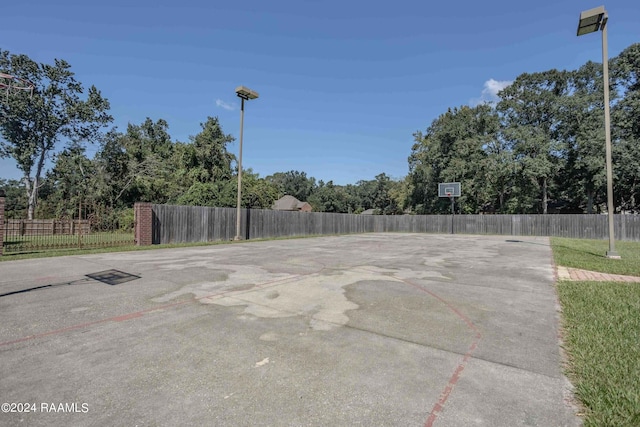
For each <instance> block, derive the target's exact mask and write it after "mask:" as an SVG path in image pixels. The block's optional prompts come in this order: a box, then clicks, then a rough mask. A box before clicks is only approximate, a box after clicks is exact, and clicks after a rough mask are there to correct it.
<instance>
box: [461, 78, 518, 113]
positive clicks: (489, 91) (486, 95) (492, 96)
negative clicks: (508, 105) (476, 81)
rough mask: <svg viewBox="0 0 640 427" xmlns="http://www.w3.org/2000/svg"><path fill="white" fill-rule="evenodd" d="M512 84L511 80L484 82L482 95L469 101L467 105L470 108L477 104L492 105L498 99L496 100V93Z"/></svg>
mask: <svg viewBox="0 0 640 427" xmlns="http://www.w3.org/2000/svg"><path fill="white" fill-rule="evenodd" d="M511 83H513V81H512V80H494V79H489V80H487V81H486V82H484V89H482V93H481V94H480V98H473V99H471V100H470V101H469V104H471V105H472V106H474V107H475V106H476V105H479V104H486V103H494V102H497V101H498V100H499V99H500V98H498V92H500V91H501V90H502V89H504V88H506V87H507V86H509V85H511Z"/></svg>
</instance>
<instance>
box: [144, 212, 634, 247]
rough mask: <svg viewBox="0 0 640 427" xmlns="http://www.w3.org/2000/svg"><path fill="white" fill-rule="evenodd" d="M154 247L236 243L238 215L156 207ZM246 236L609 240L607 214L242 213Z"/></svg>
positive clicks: (628, 235)
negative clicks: (448, 235)
mask: <svg viewBox="0 0 640 427" xmlns="http://www.w3.org/2000/svg"><path fill="white" fill-rule="evenodd" d="M152 209H153V243H154V244H159V243H190V242H209V241H217V240H231V239H232V238H233V237H234V236H235V227H236V210H235V209H233V208H212V207H196V206H172V205H153V207H152ZM241 215H242V216H241V224H242V237H243V238H245V239H262V238H273V237H293V236H306V235H330V234H349V233H368V232H409V233H451V232H454V233H458V234H496V235H511V236H559V237H572V238H584V239H606V238H608V225H607V216H606V215H455V216H453V217H452V216H451V215H396V216H393V215H389V216H387V215H352V214H337V213H320V212H284V211H273V210H253V209H251V210H249V209H243V210H242V211H241ZM614 220H615V237H616V239H618V240H632V241H640V215H615V216H614Z"/></svg>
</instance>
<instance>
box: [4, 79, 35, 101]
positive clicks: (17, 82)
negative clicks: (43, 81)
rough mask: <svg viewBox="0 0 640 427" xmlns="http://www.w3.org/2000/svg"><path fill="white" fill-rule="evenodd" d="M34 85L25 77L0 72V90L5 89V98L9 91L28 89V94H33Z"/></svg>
mask: <svg viewBox="0 0 640 427" xmlns="http://www.w3.org/2000/svg"><path fill="white" fill-rule="evenodd" d="M35 87H36V85H35V84H33V83H31V82H30V81H29V80H27V79H21V78H20V77H16V76H12V75H11V74H6V73H0V90H6V91H7V99H8V98H9V93H10V92H11V91H25V92H27V91H28V92H29V96H33V89H34V88H35Z"/></svg>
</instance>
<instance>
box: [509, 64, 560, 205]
mask: <svg viewBox="0 0 640 427" xmlns="http://www.w3.org/2000/svg"><path fill="white" fill-rule="evenodd" d="M568 81H569V73H568V72H566V71H558V70H549V71H545V72H541V73H524V74H521V75H519V76H518V77H517V78H516V80H515V81H514V82H513V84H511V85H510V86H508V87H506V88H505V89H503V90H502V91H501V92H500V93H499V96H500V98H501V100H500V102H499V103H498V105H497V110H498V111H499V113H500V114H501V116H502V120H503V127H502V138H504V140H505V141H507V142H508V143H509V144H510V145H511V151H512V152H513V155H514V159H515V161H516V162H517V165H518V175H519V183H518V186H519V190H520V194H519V200H518V202H519V203H518V204H519V209H520V210H522V211H524V212H536V211H537V212H541V213H543V214H546V213H547V212H548V205H549V195H550V192H551V191H552V190H553V189H552V187H551V184H553V178H554V177H555V176H557V174H558V171H559V170H560V169H561V167H562V160H563V157H562V144H561V141H560V139H559V134H558V132H557V130H558V127H559V123H560V112H559V111H558V108H559V105H560V100H561V99H562V97H563V96H566V94H567V93H568V90H569V83H568Z"/></svg>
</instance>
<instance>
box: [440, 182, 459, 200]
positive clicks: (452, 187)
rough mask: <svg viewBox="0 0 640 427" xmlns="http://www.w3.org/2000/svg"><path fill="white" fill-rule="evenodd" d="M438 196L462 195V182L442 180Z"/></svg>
mask: <svg viewBox="0 0 640 427" xmlns="http://www.w3.org/2000/svg"><path fill="white" fill-rule="evenodd" d="M438 197H460V183H459V182H441V183H440V184H438Z"/></svg>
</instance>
